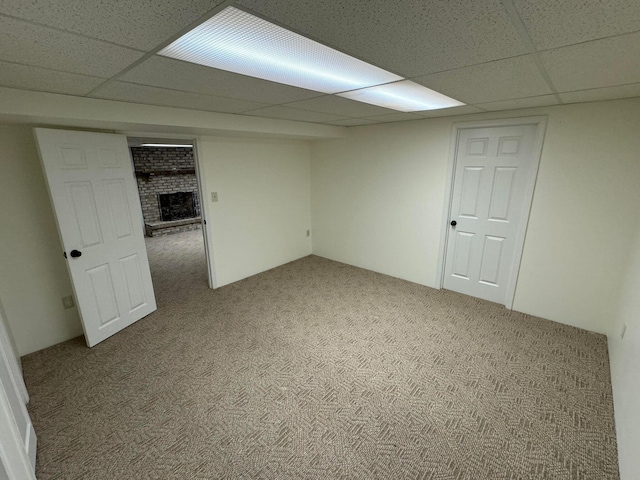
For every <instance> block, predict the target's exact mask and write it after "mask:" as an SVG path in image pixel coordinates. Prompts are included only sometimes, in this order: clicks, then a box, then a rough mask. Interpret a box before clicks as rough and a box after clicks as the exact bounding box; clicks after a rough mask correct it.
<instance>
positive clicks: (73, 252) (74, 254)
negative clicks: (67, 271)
mask: <svg viewBox="0 0 640 480" xmlns="http://www.w3.org/2000/svg"><path fill="white" fill-rule="evenodd" d="M81 256H82V252H81V251H80V250H71V257H72V258H78V257H81Z"/></svg>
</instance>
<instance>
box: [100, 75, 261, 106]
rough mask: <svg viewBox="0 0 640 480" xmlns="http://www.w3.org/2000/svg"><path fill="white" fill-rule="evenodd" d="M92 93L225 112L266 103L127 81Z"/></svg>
mask: <svg viewBox="0 0 640 480" xmlns="http://www.w3.org/2000/svg"><path fill="white" fill-rule="evenodd" d="M91 96H92V97H95V98H104V99H108V100H120V101H123V102H131V103H145V104H150V105H161V106H165V107H178V108H189V109H193V110H207V111H210V112H223V113H240V112H244V111H247V110H253V109H255V108H260V107H262V106H263V105H264V104H261V103H255V102H245V101H244V100H235V99H231V98H223V97H214V96H210V95H200V94H198V93H189V92H180V91H177V90H167V89H164V88H155V87H147V86H144V85H136V84H133V83H125V82H112V83H109V84H107V85H105V86H104V87H101V88H100V89H98V90H97V91H96V92H95V93H94V94H92V95H91Z"/></svg>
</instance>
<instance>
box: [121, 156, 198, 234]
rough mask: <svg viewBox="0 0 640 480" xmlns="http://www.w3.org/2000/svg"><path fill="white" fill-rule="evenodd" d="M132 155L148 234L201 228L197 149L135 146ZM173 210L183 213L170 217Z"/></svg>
mask: <svg viewBox="0 0 640 480" xmlns="http://www.w3.org/2000/svg"><path fill="white" fill-rule="evenodd" d="M131 156H132V158H133V165H134V169H135V173H136V180H137V182H138V192H139V194H140V203H141V204H142V215H143V217H144V223H145V233H146V235H147V236H149V237H153V236H156V235H163V234H167V233H175V232H182V231H187V230H196V229H198V228H200V201H199V198H198V182H197V179H196V173H195V163H194V158H193V149H192V148H180V147H131ZM180 202H182V205H180ZM189 202H191V204H190V205H191V208H189ZM163 205H164V209H163ZM170 209H173V210H174V211H178V212H180V213H179V214H174V215H173V217H172V219H171V220H166V218H169V217H168V216H167V215H166V213H167V212H168V211H169V210H170ZM163 210H164V212H165V219H164V220H163Z"/></svg>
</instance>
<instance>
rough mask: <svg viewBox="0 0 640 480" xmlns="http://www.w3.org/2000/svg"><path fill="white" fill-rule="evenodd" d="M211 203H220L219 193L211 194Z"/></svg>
mask: <svg viewBox="0 0 640 480" xmlns="http://www.w3.org/2000/svg"><path fill="white" fill-rule="evenodd" d="M211 201H212V202H217V201H218V192H211Z"/></svg>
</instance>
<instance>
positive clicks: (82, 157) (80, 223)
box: [35, 128, 156, 347]
mask: <svg viewBox="0 0 640 480" xmlns="http://www.w3.org/2000/svg"><path fill="white" fill-rule="evenodd" d="M35 135H36V139H37V143H38V148H39V151H40V157H41V159H42V164H43V166H44V170H45V174H46V178H47V183H48V186H49V192H50V194H51V200H52V203H53V207H54V210H55V215H56V220H57V224H58V231H59V233H60V238H61V241H62V245H63V248H64V251H65V254H66V256H67V260H66V261H67V264H68V267H69V273H70V276H71V281H72V283H73V288H74V293H75V298H76V303H77V306H78V310H79V312H80V317H81V320H82V325H83V328H84V333H85V337H86V341H87V344H88V345H89V346H90V347H92V346H94V345H95V344H97V343H99V342H101V341H103V340H104V339H106V338H108V337H110V336H111V335H113V334H115V333H117V332H118V331H120V330H122V329H123V328H125V327H127V326H129V325H131V324H132V323H133V322H135V321H137V320H139V319H141V318H142V317H144V316H146V315H148V314H149V313H151V312H153V311H154V310H155V309H156V301H155V296H154V293H153V284H152V283H151V273H150V271H149V262H148V259H147V252H146V248H145V243H144V233H143V230H142V211H141V208H140V202H139V200H138V196H137V187H136V185H135V178H134V173H133V169H132V166H131V161H130V157H129V150H128V146H127V140H126V137H124V136H121V135H109V134H101V133H89V132H75V131H65V130H51V129H41V128H36V129H35ZM61 254H62V252H61Z"/></svg>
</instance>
